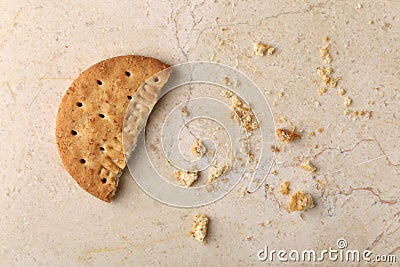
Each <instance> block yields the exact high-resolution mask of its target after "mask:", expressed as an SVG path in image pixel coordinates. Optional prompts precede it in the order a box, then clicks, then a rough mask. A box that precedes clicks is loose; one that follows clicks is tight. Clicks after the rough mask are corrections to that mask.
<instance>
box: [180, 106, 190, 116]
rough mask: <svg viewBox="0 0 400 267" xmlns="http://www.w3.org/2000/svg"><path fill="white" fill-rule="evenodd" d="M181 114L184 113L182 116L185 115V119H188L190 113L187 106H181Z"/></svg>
mask: <svg viewBox="0 0 400 267" xmlns="http://www.w3.org/2000/svg"><path fill="white" fill-rule="evenodd" d="M181 114H182V117H183V118H184V119H186V118H187V116H188V115H189V113H188V111H187V108H186V106H185V107H183V108H181Z"/></svg>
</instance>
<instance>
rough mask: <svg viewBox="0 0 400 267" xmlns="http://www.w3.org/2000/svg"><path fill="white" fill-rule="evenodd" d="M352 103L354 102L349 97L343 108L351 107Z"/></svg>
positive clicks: (345, 100)
mask: <svg viewBox="0 0 400 267" xmlns="http://www.w3.org/2000/svg"><path fill="white" fill-rule="evenodd" d="M352 102H353V100H351V98H350V97H348V96H347V97H346V98H345V99H344V102H343V106H345V107H348V106H350V105H351V103H352Z"/></svg>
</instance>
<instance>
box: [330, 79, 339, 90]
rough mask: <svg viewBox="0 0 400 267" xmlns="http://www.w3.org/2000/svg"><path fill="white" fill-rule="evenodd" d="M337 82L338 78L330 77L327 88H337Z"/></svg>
mask: <svg viewBox="0 0 400 267" xmlns="http://www.w3.org/2000/svg"><path fill="white" fill-rule="evenodd" d="M339 80H340V78H333V77H331V78H330V79H329V86H330V87H333V88H335V87H336V86H337V84H338V81H339Z"/></svg>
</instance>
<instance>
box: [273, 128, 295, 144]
mask: <svg viewBox="0 0 400 267" xmlns="http://www.w3.org/2000/svg"><path fill="white" fill-rule="evenodd" d="M275 134H276V136H277V137H278V138H279V139H280V140H281V141H283V142H285V143H289V142H291V141H293V140H296V139H298V138H300V135H298V134H297V133H295V132H294V131H290V130H287V129H276V131H275Z"/></svg>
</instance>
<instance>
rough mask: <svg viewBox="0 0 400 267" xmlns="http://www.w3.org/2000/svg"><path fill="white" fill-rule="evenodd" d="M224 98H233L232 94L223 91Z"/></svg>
mask: <svg viewBox="0 0 400 267" xmlns="http://www.w3.org/2000/svg"><path fill="white" fill-rule="evenodd" d="M224 96H225V97H226V98H230V97H232V96H233V94H232V92H231V91H229V90H224Z"/></svg>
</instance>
